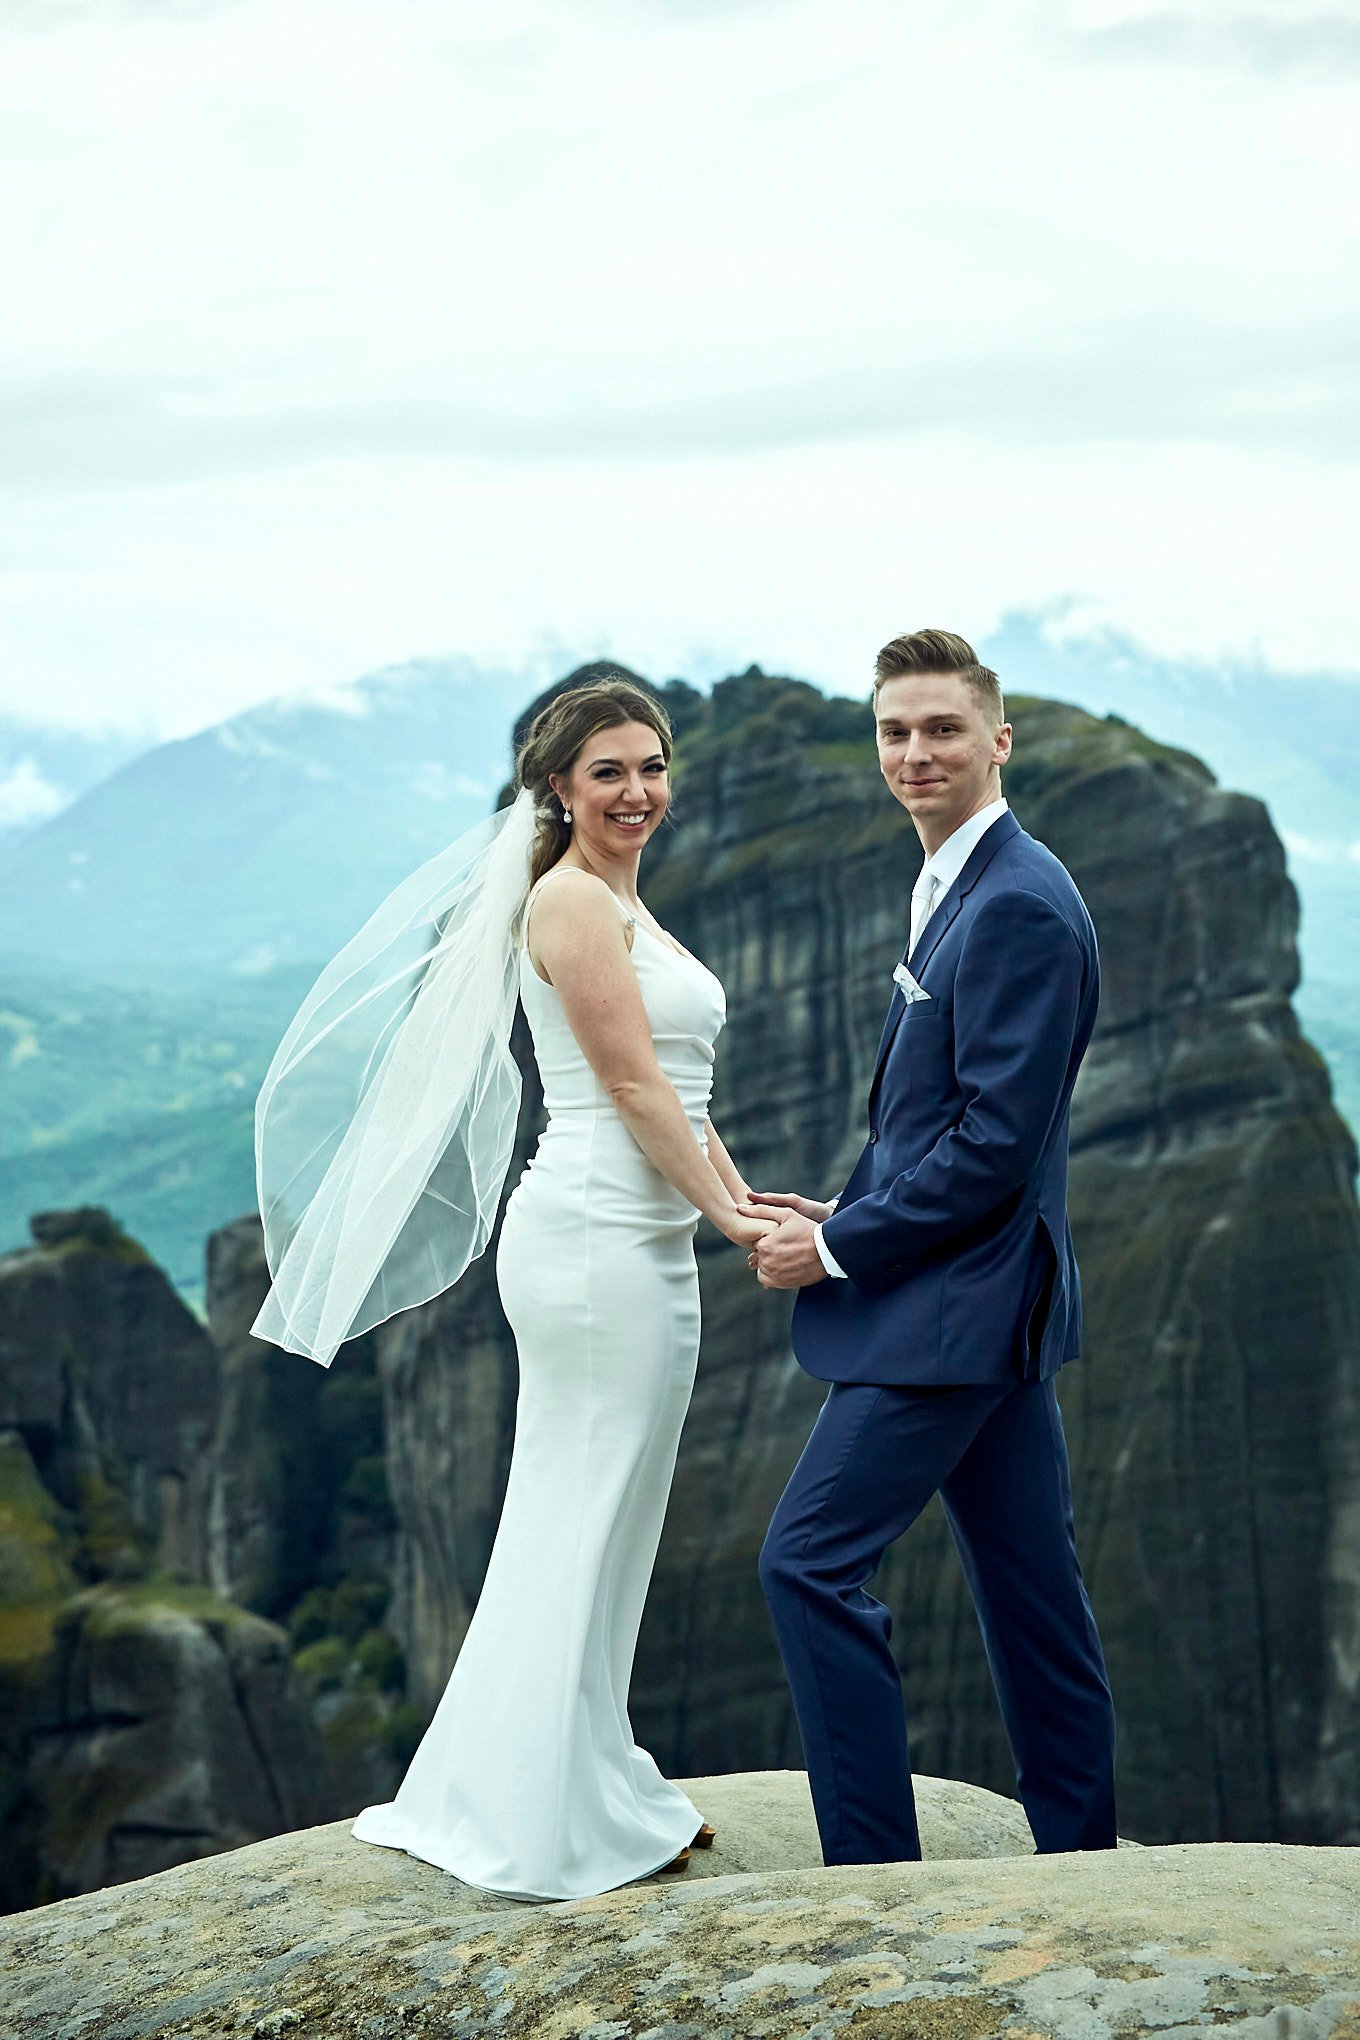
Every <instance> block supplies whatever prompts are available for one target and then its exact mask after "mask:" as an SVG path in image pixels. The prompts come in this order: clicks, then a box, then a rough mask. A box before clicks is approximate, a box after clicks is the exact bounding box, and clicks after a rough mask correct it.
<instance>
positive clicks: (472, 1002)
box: [251, 788, 535, 1367]
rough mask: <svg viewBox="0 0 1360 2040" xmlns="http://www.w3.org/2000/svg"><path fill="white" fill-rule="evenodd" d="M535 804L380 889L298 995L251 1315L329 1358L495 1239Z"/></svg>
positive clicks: (263, 1158)
mask: <svg viewBox="0 0 1360 2040" xmlns="http://www.w3.org/2000/svg"><path fill="white" fill-rule="evenodd" d="M534 834H535V802H534V797H533V795H532V794H531V793H530V792H529V791H528V789H527V788H524V789H522V790H521V791H520V793H519V794H518V795H517V797H516V798H515V800H514V801H513V802H512V803H511V805H510V806H509V807H507V808H502V809H501V811H500V812H499V813H498V814H495V815H493V816H491V817H490V818H489V819H488V820H487V821H485V822H482V823H481V824H479V826H478V827H476V828H475V829H470V830H469V831H468V832H467V834H466V835H464V836H461V837H459V839H458V840H457V842H455V843H452V844H450V846H449V847H448V848H447V849H446V850H442V851H440V853H439V854H438V856H436V857H432V858H431V859H430V861H429V863H428V864H424V865H422V866H421V867H420V869H419V870H418V871H415V872H413V873H412V874H411V876H410V877H409V878H407V879H404V880H403V881H402V883H401V884H400V885H399V886H398V887H397V888H396V890H395V891H394V892H392V893H390V894H389V895H388V897H387V898H386V899H385V900H384V901H383V903H382V905H381V906H380V907H379V908H378V909H377V912H376V913H374V914H373V915H371V916H370V918H369V919H368V920H367V921H366V922H365V923H364V925H363V927H362V928H361V929H360V930H359V933H358V934H357V935H356V936H355V937H354V938H353V940H352V941H350V942H348V943H347V944H346V945H345V947H344V948H343V949H342V950H341V951H340V953H339V955H338V956H336V957H335V958H334V959H333V961H332V962H330V963H329V964H327V966H326V968H325V970H323V971H322V973H321V975H320V977H319V978H318V979H317V981H316V983H315V984H314V985H313V986H312V989H311V991H310V992H309V993H308V994H307V997H306V999H305V1000H304V1001H303V1003H302V1006H301V1008H300V1010H299V1011H298V1014H297V1016H296V1018H295V1019H294V1020H293V1022H292V1025H291V1026H290V1027H289V1029H288V1032H287V1033H286V1034H285V1035H284V1038H283V1040H282V1042H281V1043H280V1044H279V1048H278V1052H277V1053H276V1055H275V1057H274V1060H273V1061H272V1062H271V1064H270V1066H269V1071H268V1074H267V1075H266V1077H265V1080H264V1086H263V1088H262V1090H261V1092H260V1096H259V1100H258V1102H257V1104H256V1108H255V1173H256V1183H257V1187H258V1191H259V1200H260V1215H261V1217H262V1218H263V1220H264V1238H265V1254H266V1258H267V1259H268V1263H269V1273H270V1275H271V1277H272V1280H273V1286H272V1288H271V1289H270V1291H269V1294H268V1296H267V1297H266V1298H265V1301H264V1305H263V1307H262V1308H261V1311H260V1314H259V1316H258V1317H257V1318H256V1320H255V1322H254V1324H253V1325H252V1326H251V1330H252V1331H253V1332H254V1334H255V1336H256V1337H257V1338H261V1339H268V1340H270V1341H272V1343H273V1344H274V1345H276V1346H282V1347H284V1348H285V1349H286V1350H287V1351H288V1352H290V1353H305V1354H307V1355H308V1356H309V1358H311V1359H313V1360H316V1361H318V1362H319V1363H320V1364H321V1366H323V1367H329V1366H330V1364H331V1361H332V1360H333V1359H334V1358H335V1354H336V1349H337V1348H338V1347H339V1346H340V1345H341V1344H342V1343H343V1341H344V1340H346V1339H351V1338H354V1337H355V1336H357V1334H358V1333H360V1332H366V1331H368V1330H370V1329H371V1328H372V1326H374V1325H377V1324H381V1323H382V1322H383V1320H384V1319H385V1318H389V1317H392V1316H394V1315H395V1314H396V1312H398V1311H402V1310H409V1309H410V1308H411V1306H412V1305H413V1304H417V1303H425V1302H427V1301H428V1300H429V1298H430V1297H432V1296H437V1295H438V1294H439V1293H440V1291H441V1290H444V1289H447V1288H448V1287H449V1285H450V1283H452V1282H456V1281H457V1279H458V1277H459V1276H460V1275H461V1274H462V1273H463V1270H464V1269H465V1268H466V1267H467V1265H468V1263H469V1262H470V1261H472V1260H474V1259H475V1258H476V1256H477V1255H478V1254H480V1253H481V1252H482V1250H483V1249H484V1247H485V1246H486V1243H487V1241H488V1239H489V1238H490V1236H491V1228H492V1226H493V1224H494V1222H495V1217H496V1208H497V1205H498V1203H499V1201H500V1193H501V1190H502V1188H503V1186H504V1183H505V1176H506V1171H507V1169H508V1168H509V1166H510V1155H511V1151H512V1148H513V1146H514V1138H515V1122H516V1119H517V1116H518V1112H519V1101H520V1075H519V1070H518V1068H517V1067H516V1064H515V1061H514V1058H513V1056H512V1055H511V1053H510V1028H511V1024H512V1022H513V1020H514V1017H515V1001H516V998H517V996H518V989H519V980H518V946H517V933H518V920H519V914H520V910H521V908H522V906H523V903H524V897H525V894H526V892H527V890H528V883H529V863H530V855H531V852H532V848H533V841H534Z"/></svg>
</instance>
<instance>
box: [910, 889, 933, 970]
mask: <svg viewBox="0 0 1360 2040" xmlns="http://www.w3.org/2000/svg"><path fill="white" fill-rule="evenodd" d="M939 887H940V881H939V879H938V878H936V876H935V874H934V872H933V871H932V872H924V871H923V872H922V873H921V876H920V877H919V878H918V879H917V881H916V883H915V885H914V886H913V887H912V892H911V940H910V941H909V942H908V944H907V956H908V958H910V956H911V953H912V951H913V950H914V949H915V947H916V945H917V943H918V942H919V941H920V939H921V930H922V929H923V928H924V927H925V925H926V922H927V921H928V920H929V919H930V917H931V915H932V914H933V913H934V911H935V895H936V893H937V892H938V891H939Z"/></svg>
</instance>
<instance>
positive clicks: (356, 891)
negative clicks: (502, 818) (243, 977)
mask: <svg viewBox="0 0 1360 2040" xmlns="http://www.w3.org/2000/svg"><path fill="white" fill-rule="evenodd" d="M530 691H531V689H530V688H529V687H528V686H527V685H526V682H525V680H524V678H523V676H522V675H511V674H506V673H489V672H486V671H484V670H482V669H480V668H476V667H473V666H472V665H470V664H468V663H467V662H463V661H457V660H435V659H431V660H421V661H417V662H415V663H413V664H411V665H407V666H401V667H395V668H391V669H389V670H387V671H385V672H382V673H378V674H375V675H373V676H372V677H370V678H369V679H367V680H364V681H361V682H359V683H358V684H357V685H355V686H353V687H350V688H346V689H344V690H340V691H337V692H336V694H335V695H334V696H333V697H332V698H331V699H330V700H329V701H328V702H326V703H324V704H321V703H316V702H307V703H279V704H276V705H270V706H267V707H264V708H257V709H252V710H250V711H248V712H247V713H246V714H244V715H238V716H234V717H233V718H232V719H231V721H229V722H225V723H221V724H219V725H218V726H217V727H216V728H214V729H208V730H204V731H201V732H200V733H199V734H198V735H197V736H193V737H186V738H184V739H182V740H181V741H179V742H177V743H170V744H160V745H157V746H156V747H155V748H154V749H152V750H149V751H145V752H143V753H142V755H141V756H139V757H136V758H134V759H132V760H131V761H130V762H129V763H127V764H124V765H123V766H122V767H121V769H119V770H118V771H116V772H114V773H113V774H112V776H111V777H109V778H107V779H105V780H104V781H103V782H102V784H100V785H98V786H95V787H94V788H92V789H91V790H90V791H89V792H88V793H86V794H84V795H83V796H82V797H81V798H80V799H79V800H77V801H75V802H73V803H72V804H71V805H70V806H69V807H68V808H66V809H65V810H64V812H62V813H61V814H59V815H57V816H56V817H55V818H54V819H53V820H51V821H49V822H47V823H46V824H45V825H44V826H42V827H40V828H37V829H34V830H32V831H30V832H29V833H28V834H26V835H25V836H24V837H23V838H22V840H21V841H19V842H18V843H17V844H15V845H13V846H12V847H11V848H10V849H9V850H8V852H7V853H5V854H4V855H3V856H2V857H0V954H4V955H6V956H11V957H12V956H19V957H22V958H27V959H31V960H34V961H37V960H41V961H43V962H60V963H63V964H72V965H74V966H75V967H76V968H77V969H78V970H80V971H82V972H86V973H88V972H90V971H95V972H97V973H103V972H105V971H109V972H112V973H113V974H115V975H116V976H119V977H121V976H124V975H125V974H127V973H128V972H129V971H130V972H131V973H132V974H133V976H134V978H135V979H136V981H137V982H140V983H145V982H146V981H147V980H146V977H145V971H146V967H147V966H148V965H154V966H158V967H159V966H165V967H169V968H173V969H178V968H180V967H182V966H185V965H188V966H195V965H200V966H205V967H207V968H209V969H211V970H214V971H218V972H221V973H223V974H224V975H240V974H247V975H248V974H250V973H253V972H261V971H266V970H269V969H271V968H272V967H273V966H274V965H276V964H280V963H290V962H295V961H296V960H297V959H298V958H299V957H309V956H310V957H317V958H324V957H325V956H327V955H329V954H330V953H331V951H332V950H334V949H335V948H336V947H338V945H339V944H340V943H341V942H343V941H344V939H345V938H346V936H348V935H351V934H352V933H353V932H354V930H355V928H356V927H357V926H358V925H359V924H360V923H361V922H362V921H363V920H364V918H365V917H366V915H367V914H368V912H369V911H370V909H371V908H372V907H373V906H374V905H376V903H377V902H378V900H379V899H381V898H382V896H383V895H384V893H385V892H387V891H388V890H389V888H390V887H391V886H392V885H393V884H395V882H396V880H397V879H398V878H399V877H400V876H401V875H402V874H403V873H404V872H406V871H409V870H410V869H411V868H412V867H413V866H414V865H416V864H419V863H421V862H422V861H423V860H424V859H425V858H426V857H430V856H432V855H433V854H434V852H435V851H436V850H437V849H439V848H440V846H441V845H442V844H444V843H447V842H449V841H450V840H451V839H452V838H453V837H454V836H457V835H458V834H460V833H461V831H462V830H464V829H466V828H468V827H470V826H471V824H472V823H473V822H474V821H476V820H477V819H479V818H480V817H481V816H482V815H483V814H485V813H486V811H487V808H488V807H489V806H490V804H491V801H492V799H493V798H494V795H495V792H496V789H497V788H498V787H499V785H500V784H501V782H502V780H503V779H504V777H505V771H506V757H507V739H506V733H507V731H508V729H509V728H510V725H511V722H512V720H513V718H514V715H515V713H516V711H517V710H518V709H519V708H520V707H522V706H523V702H524V698H525V695H526V693H527V692H530Z"/></svg>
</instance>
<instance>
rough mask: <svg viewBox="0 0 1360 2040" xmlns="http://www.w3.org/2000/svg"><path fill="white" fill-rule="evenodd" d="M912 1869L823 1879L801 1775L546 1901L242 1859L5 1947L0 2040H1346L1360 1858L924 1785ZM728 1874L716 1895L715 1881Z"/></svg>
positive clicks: (352, 1866) (72, 1917) (700, 1784)
mask: <svg viewBox="0 0 1360 2040" xmlns="http://www.w3.org/2000/svg"><path fill="white" fill-rule="evenodd" d="M918 1787H919V1791H920V1797H921V1805H922V1833H923V1840H924V1843H925V1847H926V1852H927V1855H926V1860H925V1861H924V1862H923V1863H915V1864H912V1863H900V1864H889V1865H876V1866H874V1867H873V1868H868V1869H864V1868H859V1869H854V1868H852V1869H837V1870H825V1869H821V1868H819V1867H816V1866H817V1855H816V1836H815V1828H814V1826H813V1822H812V1819H811V1809H810V1806H809V1804H808V1800H807V1791H806V1784H805V1781H804V1780H803V1779H802V1777H801V1775H795V1774H789V1773H784V1774H782V1775H781V1774H777V1773H776V1774H770V1773H764V1774H762V1775H761V1776H759V1777H754V1778H753V1777H741V1776H737V1777H725V1778H712V1779H699V1780H696V1781H694V1782H693V1783H690V1784H688V1785H687V1787H686V1789H687V1790H688V1791H689V1792H690V1793H691V1794H692V1795H693V1797H694V1798H695V1800H696V1801H697V1803H698V1804H699V1805H701V1806H702V1807H703V1808H704V1810H705V1812H706V1813H708V1814H709V1815H710V1817H711V1818H712V1819H713V1821H714V1823H715V1825H716V1826H717V1827H718V1831H719V1832H718V1841H717V1845H716V1846H715V1848H714V1849H713V1850H712V1852H711V1855H710V1856H709V1858H708V1859H706V1860H705V1861H704V1862H703V1864H702V1866H700V1864H699V1862H698V1860H697V1859H696V1861H695V1863H694V1864H693V1866H692V1867H691V1869H690V1871H688V1872H687V1873H686V1875H685V1876H684V1877H683V1878H680V1879H669V1878H653V1879H650V1880H647V1881H644V1882H642V1883H639V1884H635V1885H630V1886H628V1887H626V1888H625V1889H623V1890H622V1891H617V1892H610V1893H606V1894H605V1895H604V1896H603V1897H600V1898H593V1899H587V1900H583V1901H580V1902H578V1903H575V1904H564V1905H522V1904H515V1903H513V1902H512V1901H509V1900H503V1899H502V1900H496V1899H492V1898H488V1897H487V1896H485V1894H482V1893H479V1892H474V1891H471V1890H469V1889H468V1887H466V1886H464V1885H459V1884H458V1883H457V1882H456V1880H454V1879H453V1878H450V1877H446V1876H445V1875H444V1874H443V1872H442V1871H439V1870H435V1869H433V1868H431V1867H430V1866H429V1865H428V1864H425V1863H418V1862H414V1861H412V1860H411V1858H409V1857H407V1856H403V1855H400V1854H397V1853H394V1852H393V1851H390V1850H386V1849H373V1848H367V1847H365V1846H364V1844H363V1843H361V1842H356V1841H354V1840H353V1839H352V1838H351V1836H350V1835H349V1832H348V1826H347V1824H345V1823H340V1824H338V1825H336V1826H335V1827H329V1828H315V1829H312V1830H311V1831H310V1832H308V1833H303V1834H294V1835H288V1836H286V1837H284V1838H282V1839H280V1840H277V1841H267V1842H259V1843H257V1844H255V1846H254V1847H252V1848H248V1849H240V1850H237V1851H235V1852H233V1853H232V1854H230V1855H227V1856H222V1857H219V1858H217V1859H216V1860H215V1861H214V1862H211V1863H195V1864H190V1865H186V1866H185V1867H184V1868H182V1869H178V1870H172V1871H169V1872H167V1873H165V1874H164V1875H162V1876H159V1877H153V1878H149V1879H147V1880H146V1881H145V1882H142V1883H139V1884H135V1885H125V1886H123V1887H121V1888H120V1889H119V1890H116V1891H107V1892H100V1893H97V1894H95V1895H93V1896H91V1897H88V1898H80V1899H73V1900H71V1901H69V1902H68V1903H67V1904H65V1905H59V1906H49V1907H45V1908H44V1909H43V1910H41V1911H39V1912H32V1913H27V1914H24V1915H21V1916H20V1917H19V1918H17V1919H13V1920H9V1921H7V1922H4V1923H3V1924H2V1925H0V1973H3V1976H4V1978H5V1979H6V1980H5V1981H3V1982H0V2020H3V2024H4V2029H5V2031H6V2032H7V2033H12V2034H13V2035H14V2036H15V2040H52V2036H53V2035H55V2034H66V2035H72V2036H74V2035H79V2034H100V2035H108V2036H109V2040H150V2036H153V2035H164V2036H167V2040H169V2036H171V2035H173V2036H175V2040H206V2036H207V2035H210V2034H211V2035H216V2034H220V2033H223V2032H234V2033H238V2034H242V2035H247V2036H249V2035H255V2036H257V2040H274V2036H279V2035H283V2034H286V2033H289V2032H293V2031H296V2032H297V2033H298V2034H299V2035H300V2036H305V2035H307V2034H329V2033H362V2034H364V2035H365V2036H367V2040H387V2036H395V2035H398V2034H412V2033H414V2034H425V2035H428V2036H430V2040H435V2036H440V2040H443V2036H448V2040H452V2036H455V2035H457V2036H460V2040H471V2036H475V2035H478V2034H495V2035H497V2036H498V2040H644V2036H650V2040H656V2036H659V2035H662V2034H664V2035H666V2036H668V2040H711V2036H714V2035H733V2036H736V2035H742V2036H744V2040H785V2036H792V2035H806V2034H811V2033H815V2034H818V2035H826V2036H833V2035H837V2034H846V2035H847V2036H852V2040H907V2036H914V2035H931V2036H937V2040H978V2036H981V2035H986V2034H997V2033H1002V2032H1005V2033H1007V2034H1011V2035H1015V2036H1019V2035H1033V2036H1035V2040H1038V2036H1040V2035H1043V2036H1047V2040H1116V2036H1125V2035H1129V2034H1135V2033H1147V2032H1152V2031H1156V2032H1174V2033H1180V2034H1184V2033H1195V2032H1222V2031H1223V2030H1224V2028H1225V2027H1226V2028H1228V2029H1229V2030H1231V2031H1234V2032H1237V2033H1241V2034H1244V2035H1247V2036H1252V2040H1265V2036H1266V2035H1281V2034H1297V2035H1308V2036H1310V2040H1343V2036H1346V2035H1350V2034H1353V2033H1354V2031H1355V2018H1356V2011H1357V2005H1358V2004H1360V1996H1358V1995H1357V1993H1360V1925H1358V1923H1360V1852H1356V1851H1354V1850H1345V1849H1301V1848H1271V1847H1261V1846H1259V1845H1258V1846H1252V1845H1250V1844H1238V1845H1236V1846H1228V1847H1224V1846H1207V1847H1205V1846H1201V1847H1176V1848H1157V1849H1120V1850H1119V1851H1117V1852H1116V1851H1113V1850H1111V1851H1109V1852H1106V1853H1105V1854H1102V1855H1098V1856H1049V1857H1034V1856H1031V1855H1027V1854H1025V1853H1023V1850H1024V1847H1025V1824H1024V1819H1023V1816H1022V1815H1021V1813H1020V1809H1019V1808H1018V1807H1017V1806H1016V1805H1014V1804H1013V1803H1011V1802H1007V1801H1005V1800H998V1799H995V1798H993V1797H992V1796H991V1795H990V1794H988V1793H984V1792H978V1791H976V1790H973V1789H971V1788H969V1787H966V1786H960V1785H951V1784H947V1783H942V1782H940V1781H937V1780H933V1779H921V1780H919V1781H918ZM734 1873H735V1874H734Z"/></svg>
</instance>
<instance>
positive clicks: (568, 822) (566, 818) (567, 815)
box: [562, 807, 571, 828]
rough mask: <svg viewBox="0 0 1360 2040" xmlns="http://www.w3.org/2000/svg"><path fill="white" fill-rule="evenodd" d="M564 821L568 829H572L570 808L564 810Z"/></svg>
mask: <svg viewBox="0 0 1360 2040" xmlns="http://www.w3.org/2000/svg"><path fill="white" fill-rule="evenodd" d="M562 819H563V821H564V822H565V823H566V825H567V827H568V828H570V827H571V809H570V808H569V807H564V808H563V810H562Z"/></svg>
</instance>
